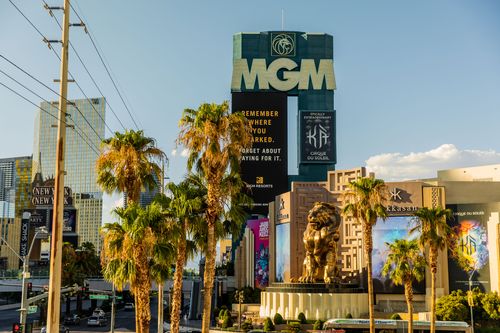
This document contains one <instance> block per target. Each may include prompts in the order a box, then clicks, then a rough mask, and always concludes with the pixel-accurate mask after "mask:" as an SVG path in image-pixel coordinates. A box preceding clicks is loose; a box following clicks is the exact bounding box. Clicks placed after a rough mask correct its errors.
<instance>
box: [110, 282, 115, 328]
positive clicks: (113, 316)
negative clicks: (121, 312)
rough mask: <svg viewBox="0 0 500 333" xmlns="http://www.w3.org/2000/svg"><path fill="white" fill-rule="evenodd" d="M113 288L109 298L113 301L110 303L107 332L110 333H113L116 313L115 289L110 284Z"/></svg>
mask: <svg viewBox="0 0 500 333" xmlns="http://www.w3.org/2000/svg"><path fill="white" fill-rule="evenodd" d="M112 286H113V294H112V296H111V297H113V301H112V302H111V328H110V330H109V332H110V333H114V332H115V316H116V314H115V312H116V306H115V304H116V289H115V284H114V283H112Z"/></svg>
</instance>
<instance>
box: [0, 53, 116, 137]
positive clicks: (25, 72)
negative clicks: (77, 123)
mask: <svg viewBox="0 0 500 333" xmlns="http://www.w3.org/2000/svg"><path fill="white" fill-rule="evenodd" d="M0 57H1V58H3V59H4V60H6V61H7V62H9V63H10V64H11V65H13V66H15V67H16V68H17V69H19V70H20V71H22V72H23V73H24V74H26V75H28V76H29V77H30V78H32V79H33V80H35V81H36V82H38V83H39V84H41V85H43V86H44V87H45V88H47V89H48V90H50V91H52V92H53V93H54V94H56V95H57V96H59V97H62V96H61V95H60V94H59V93H58V92H57V91H55V90H54V89H52V88H50V87H49V86H47V85H46V84H45V83H43V82H42V81H40V80H39V79H37V78H36V77H34V76H33V75H31V74H30V73H28V72H27V71H25V70H24V69H22V68H21V67H19V66H18V65H16V64H15V63H14V62H12V61H11V60H9V59H7V58H6V57H5V56H3V55H2V54H0ZM0 71H1V72H2V73H3V74H4V75H6V76H8V77H9V78H10V79H11V80H13V81H15V82H16V83H17V84H19V85H21V84H20V83H19V82H18V81H16V80H15V79H14V78H12V77H11V76H9V75H8V74H7V73H5V72H4V71H2V70H0ZM23 88H25V89H26V90H29V89H28V88H26V87H24V86H23ZM30 92H31V91H30ZM32 93H33V92H32ZM33 94H34V93H33ZM34 95H36V94H34ZM37 97H39V98H40V99H43V98H42V97H40V96H38V95H37ZM63 98H64V97H63ZM64 100H65V101H66V102H67V103H68V104H71V105H72V104H73V102H72V101H69V100H68V99H67V98H64ZM45 101H46V102H47V103H49V101H47V100H45ZM72 106H73V107H74V108H75V109H76V110H77V111H78V113H79V114H80V115H81V116H82V118H83V119H84V120H85V122H86V123H87V125H89V127H90V128H91V129H92V131H93V132H94V133H95V135H97V137H98V138H99V140H100V141H102V140H104V138H103V137H101V136H100V135H99V133H97V131H96V130H95V128H94V127H93V126H92V125H91V124H90V122H89V121H88V120H87V118H86V117H85V116H84V115H83V113H82V111H81V110H80V108H79V107H78V106H77V105H76V104H74V105H72ZM98 114H99V113H98ZM101 119H102V117H101ZM104 124H106V123H104Z"/></svg>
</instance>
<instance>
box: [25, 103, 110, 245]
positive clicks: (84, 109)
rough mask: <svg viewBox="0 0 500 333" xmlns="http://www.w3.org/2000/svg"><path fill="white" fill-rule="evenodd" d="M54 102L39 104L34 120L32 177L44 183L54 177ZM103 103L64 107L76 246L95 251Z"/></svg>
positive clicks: (99, 208) (67, 180) (99, 217)
mask: <svg viewBox="0 0 500 333" xmlns="http://www.w3.org/2000/svg"><path fill="white" fill-rule="evenodd" d="M58 104H59V103H58V102H50V103H47V102H42V103H41V104H40V109H38V110H37V113H36V117H35V129H34V133H35V137H34V145H33V173H37V172H39V173H41V174H42V175H43V178H44V179H48V178H53V177H54V175H55V169H56V166H55V161H56V141H57V126H55V125H57V118H58V111H59V110H58ZM105 105H106V102H105V99H104V97H101V98H91V99H88V100H87V99H79V100H73V101H71V103H68V106H67V114H68V116H67V118H66V123H67V128H66V150H65V171H66V175H65V177H64V185H65V186H67V187H70V188H71V190H72V193H73V205H74V206H75V208H76V209H77V211H78V213H77V226H76V232H77V234H78V238H79V241H78V242H79V244H81V243H83V242H91V243H93V244H94V245H95V247H96V249H97V250H98V251H99V250H100V248H101V241H100V237H99V227H100V226H101V221H102V191H101V190H100V188H99V186H98V185H97V182H96V180H97V174H96V170H95V163H96V160H97V157H98V153H99V147H100V144H101V140H102V139H104V131H105V122H104V120H105V113H106V112H105Z"/></svg>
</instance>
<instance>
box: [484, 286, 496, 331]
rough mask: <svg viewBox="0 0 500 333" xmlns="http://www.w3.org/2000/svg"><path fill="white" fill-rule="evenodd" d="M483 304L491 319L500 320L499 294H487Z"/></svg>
mask: <svg viewBox="0 0 500 333" xmlns="http://www.w3.org/2000/svg"><path fill="white" fill-rule="evenodd" d="M481 304H482V306H483V309H484V311H485V312H486V314H487V315H488V316H489V318H491V319H494V320H499V319H500V297H499V296H498V294H497V293H493V292H490V293H487V294H485V295H484V296H483V298H482V301H481ZM499 332H500V330H499Z"/></svg>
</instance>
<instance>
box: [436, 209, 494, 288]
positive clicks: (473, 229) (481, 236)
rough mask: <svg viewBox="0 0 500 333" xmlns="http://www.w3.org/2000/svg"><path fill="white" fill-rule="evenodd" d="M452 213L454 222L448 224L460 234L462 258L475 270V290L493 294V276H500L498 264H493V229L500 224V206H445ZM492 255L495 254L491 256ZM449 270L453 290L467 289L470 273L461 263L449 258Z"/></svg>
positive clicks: (458, 251)
mask: <svg viewBox="0 0 500 333" xmlns="http://www.w3.org/2000/svg"><path fill="white" fill-rule="evenodd" d="M446 208H449V209H451V210H452V211H453V219H452V220H451V221H449V223H450V225H451V226H452V227H453V228H454V231H455V233H456V235H457V237H458V238H457V244H456V246H457V248H456V249H455V250H456V252H457V253H458V255H459V256H461V257H462V258H463V259H464V262H467V264H468V265H470V267H471V269H472V270H474V274H473V276H472V283H473V287H479V288H480V289H481V290H483V291H491V288H492V286H491V276H497V274H498V273H496V272H495V269H498V268H497V267H498V266H497V263H495V262H494V263H493V264H490V261H491V260H492V255H493V256H494V255H495V253H494V252H495V250H494V249H495V247H496V243H495V242H496V239H495V236H494V232H492V231H493V230H495V228H496V226H497V225H498V223H499V219H498V212H500V204H499V203H491V204H457V205H446ZM492 252H493V253H492ZM448 271H449V285H450V290H457V289H461V290H468V289H469V273H470V272H467V269H466V268H464V267H462V266H461V265H459V264H458V261H457V260H456V258H455V257H453V256H452V255H451V253H450V254H449V255H448Z"/></svg>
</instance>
